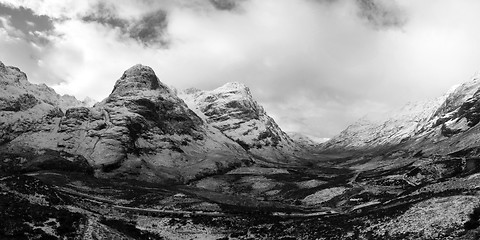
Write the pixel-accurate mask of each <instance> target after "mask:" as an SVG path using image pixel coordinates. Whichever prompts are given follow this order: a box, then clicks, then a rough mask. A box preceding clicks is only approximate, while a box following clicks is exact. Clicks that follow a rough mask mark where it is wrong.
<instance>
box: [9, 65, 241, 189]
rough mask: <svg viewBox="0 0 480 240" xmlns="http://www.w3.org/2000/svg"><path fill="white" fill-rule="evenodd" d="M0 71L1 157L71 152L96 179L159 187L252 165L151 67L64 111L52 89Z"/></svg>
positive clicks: (129, 74)
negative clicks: (89, 102) (93, 100)
mask: <svg viewBox="0 0 480 240" xmlns="http://www.w3.org/2000/svg"><path fill="white" fill-rule="evenodd" d="M1 71H2V72H1V73H0V74H1V76H2V77H1V79H2V83H3V84H2V85H3V89H2V91H4V92H2V93H5V94H4V95H2V96H8V97H3V98H2V102H1V105H0V106H1V111H0V123H1V125H0V130H1V134H2V135H1V137H2V143H3V144H2V145H1V146H0V150H1V151H3V152H9V153H18V152H25V151H30V152H35V153H37V152H39V151H40V152H41V151H43V150H44V149H48V150H53V151H58V152H66V153H69V154H74V155H77V156H82V157H83V158H85V159H86V160H87V161H88V163H89V164H90V165H91V166H93V167H94V168H95V169H96V173H97V175H98V176H109V175H115V176H121V177H123V178H134V179H141V180H148V181H157V182H159V181H163V180H175V181H182V180H184V181H188V180H191V179H195V178H197V177H200V176H203V175H205V174H212V173H215V172H217V171H224V170H227V169H231V168H233V167H234V166H240V165H241V164H242V162H248V161H250V160H249V159H250V157H249V155H248V154H247V152H246V151H245V150H244V149H243V148H242V147H240V146H239V145H238V144H237V143H235V142H234V141H232V140H230V139H229V138H227V137H225V135H224V134H222V133H221V132H220V131H219V130H217V129H215V128H213V127H211V126H209V125H206V124H205V123H204V122H203V120H202V119H201V118H200V117H198V116H197V115H196V114H195V113H194V112H193V111H191V110H190V109H189V108H188V107H187V106H186V105H185V103H184V102H183V101H182V100H181V99H179V98H178V97H177V96H176V95H175V93H174V92H173V91H172V90H171V89H170V88H169V87H167V86H166V85H164V84H163V83H161V82H160V81H159V80H158V78H157V76H156V75H155V73H154V71H153V70H152V69H151V68H150V67H146V66H142V65H136V66H134V67H132V68H130V69H128V70H127V71H125V72H124V74H123V75H122V77H121V78H120V79H119V80H118V81H117V82H116V84H115V86H114V89H113V91H112V93H111V94H110V95H109V96H108V97H107V98H106V99H105V100H104V101H102V102H100V103H97V104H96V105H95V106H94V107H92V108H88V107H73V108H68V109H66V110H62V109H61V108H60V107H59V106H63V105H62V104H65V103H64V102H62V101H63V98H62V97H60V96H58V95H57V94H56V93H55V92H54V91H53V90H52V89H50V88H48V87H46V86H36V85H32V84H30V83H28V82H27V80H26V77H25V74H24V73H22V72H20V71H19V70H18V69H16V68H11V67H3V68H2V69H1ZM7 93H8V95H7ZM64 109H65V108H64ZM18 119H22V121H18ZM15 121H17V122H16V123H15Z"/></svg>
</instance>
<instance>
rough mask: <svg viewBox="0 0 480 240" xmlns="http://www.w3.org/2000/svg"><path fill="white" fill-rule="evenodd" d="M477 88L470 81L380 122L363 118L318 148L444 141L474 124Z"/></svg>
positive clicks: (379, 146) (370, 147) (474, 81)
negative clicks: (426, 140) (432, 140)
mask: <svg viewBox="0 0 480 240" xmlns="http://www.w3.org/2000/svg"><path fill="white" fill-rule="evenodd" d="M479 87H480V82H479V80H478V79H477V78H474V79H472V80H471V81H469V82H466V83H463V84H461V85H459V86H457V87H455V88H452V90H450V91H449V92H447V93H446V94H445V95H443V96H442V97H439V98H437V99H434V100H431V101H423V102H416V103H409V104H407V105H406V106H404V107H403V108H401V109H399V110H396V111H393V112H391V113H390V114H386V115H387V117H386V118H385V119H383V120H378V119H377V120H371V119H369V118H368V117H364V118H362V119H360V120H358V121H357V122H356V123H354V124H352V125H350V126H349V127H347V129H345V130H344V131H342V132H341V133H340V134H339V135H337V136H335V137H333V138H332V139H331V140H330V141H328V142H326V143H325V144H323V145H322V148H323V149H326V150H335V149H337V150H338V149H348V150H368V149H375V148H382V147H391V146H397V145H399V144H410V145H411V146H418V143H419V139H426V138H435V139H436V140H435V142H438V141H439V140H441V139H443V140H445V139H444V138H445V137H450V135H453V133H460V132H461V131H465V130H467V129H469V128H470V127H472V126H473V125H475V124H476V122H475V120H473V119H474V118H475V117H474V116H473V115H475V114H474V113H473V112H474V109H472V108H474V106H473V105H475V104H474V102H476V92H477V91H478V88H479ZM467 109H469V110H467ZM466 111H469V112H470V114H468V113H466ZM469 119H470V120H469ZM437 133H440V134H437ZM447 135H448V136H447ZM422 142H424V141H423V140H422Z"/></svg>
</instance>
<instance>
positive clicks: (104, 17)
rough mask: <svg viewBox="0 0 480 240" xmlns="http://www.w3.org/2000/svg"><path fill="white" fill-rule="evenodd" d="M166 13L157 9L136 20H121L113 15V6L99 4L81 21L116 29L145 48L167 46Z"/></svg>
mask: <svg viewBox="0 0 480 240" xmlns="http://www.w3.org/2000/svg"><path fill="white" fill-rule="evenodd" d="M167 16H168V14H167V11H165V10H163V9H159V10H156V11H153V12H149V13H146V14H144V15H142V16H140V17H139V18H137V19H122V18H120V17H118V16H117V15H116V14H115V5H107V4H106V3H104V2H99V3H98V4H97V5H95V6H94V7H93V8H92V10H91V11H89V12H88V13H87V14H86V16H83V17H82V20H83V21H86V22H96V23H100V24H102V25H105V26H108V27H111V28H118V29H120V30H121V31H122V32H123V34H124V35H126V36H128V37H130V38H133V39H135V40H137V41H139V42H141V43H142V44H144V45H146V46H152V45H155V46H163V47H165V46H167V44H168V40H167V34H166V28H167V26H168V18H167Z"/></svg>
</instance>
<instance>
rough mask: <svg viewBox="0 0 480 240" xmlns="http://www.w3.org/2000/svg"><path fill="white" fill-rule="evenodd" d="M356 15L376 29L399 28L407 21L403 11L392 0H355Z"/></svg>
mask: <svg viewBox="0 0 480 240" xmlns="http://www.w3.org/2000/svg"><path fill="white" fill-rule="evenodd" d="M356 2H357V5H358V7H359V11H358V15H359V16H360V18H363V19H365V20H366V21H367V22H368V23H369V24H371V26H373V27H374V28H377V29H384V28H400V27H402V26H403V25H405V23H406V22H407V18H406V16H405V12H404V11H403V10H402V9H401V8H400V7H399V6H398V5H397V4H396V2H395V1H394V0H356Z"/></svg>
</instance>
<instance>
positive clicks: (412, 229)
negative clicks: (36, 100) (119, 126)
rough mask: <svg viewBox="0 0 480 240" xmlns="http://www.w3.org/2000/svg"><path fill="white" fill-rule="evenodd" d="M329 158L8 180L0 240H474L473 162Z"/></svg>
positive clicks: (2, 193) (0, 208)
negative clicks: (154, 173)
mask: <svg viewBox="0 0 480 240" xmlns="http://www.w3.org/2000/svg"><path fill="white" fill-rule="evenodd" d="M322 157H325V156H322ZM329 159H330V160H329V161H322V164H313V163H310V164H306V165H305V166H284V167H281V168H273V167H271V166H266V165H260V164H256V165H253V166H249V167H241V168H237V169H234V170H232V171H230V172H228V173H226V174H221V175H215V176H211V177H207V178H203V179H200V180H197V181H194V182H191V183H189V184H186V185H159V184H151V183H145V182H136V181H127V180H121V179H99V178H95V177H93V176H91V175H89V174H85V173H74V172H67V171H53V170H42V171H30V172H25V173H17V174H13V175H12V174H10V175H8V174H5V173H3V174H1V175H0V219H2V221H1V222H0V238H1V239H38V238H42V239H59V238H61V239H477V238H478V236H480V230H478V229H477V227H478V221H477V220H478V216H476V215H472V213H473V212H474V210H475V209H477V208H478V207H479V204H480V194H479V193H480V173H479V172H480V160H478V159H472V158H455V157H431V158H415V159H412V158H403V157H398V156H397V157H382V158H379V157H368V156H359V157H357V156H349V157H344V158H343V157H342V158H339V157H336V158H333V157H332V158H329ZM477 161H479V162H478V163H477ZM332 166H336V167H332ZM477 211H478V210H477ZM478 212H480V211H478ZM477 215H480V214H477Z"/></svg>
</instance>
